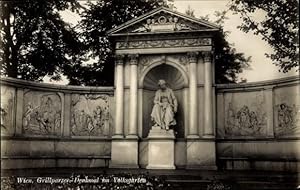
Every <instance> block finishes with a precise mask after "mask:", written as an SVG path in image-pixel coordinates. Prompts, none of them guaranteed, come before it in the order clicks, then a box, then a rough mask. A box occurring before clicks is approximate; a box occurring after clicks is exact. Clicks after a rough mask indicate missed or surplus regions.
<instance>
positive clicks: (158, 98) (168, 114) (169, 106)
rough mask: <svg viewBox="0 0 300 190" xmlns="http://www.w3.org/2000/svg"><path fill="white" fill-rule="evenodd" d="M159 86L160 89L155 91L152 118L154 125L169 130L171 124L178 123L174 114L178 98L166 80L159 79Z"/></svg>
mask: <svg viewBox="0 0 300 190" xmlns="http://www.w3.org/2000/svg"><path fill="white" fill-rule="evenodd" d="M158 86H159V88H160V89H159V90H157V91H156V93H155V98H154V106H153V109H152V113H151V119H152V121H154V123H155V124H154V127H160V128H161V129H165V130H169V129H170V126H171V125H176V121H175V119H174V115H175V113H176V112H177V106H178V104H177V100H176V97H175V95H174V93H173V91H172V89H170V88H168V87H167V84H166V81H165V80H159V81H158Z"/></svg>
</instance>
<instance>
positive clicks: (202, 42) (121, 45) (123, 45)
mask: <svg viewBox="0 0 300 190" xmlns="http://www.w3.org/2000/svg"><path fill="white" fill-rule="evenodd" d="M211 44H212V42H211V38H191V39H173V40H142V41H129V42H117V43H116V49H138V48H166V47H197V46H206V45H211Z"/></svg>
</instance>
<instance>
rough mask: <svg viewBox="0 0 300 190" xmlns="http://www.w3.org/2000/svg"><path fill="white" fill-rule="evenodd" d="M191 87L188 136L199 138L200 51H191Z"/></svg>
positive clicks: (189, 55)
mask: <svg viewBox="0 0 300 190" xmlns="http://www.w3.org/2000/svg"><path fill="white" fill-rule="evenodd" d="M188 58H189V71H190V78H189V83H190V85H189V88H190V106H189V108H190V109H189V122H190V123H189V135H188V138H198V137H199V134H198V124H197V118H198V110H197V107H198V106H197V105H198V104H197V58H198V52H189V53H188Z"/></svg>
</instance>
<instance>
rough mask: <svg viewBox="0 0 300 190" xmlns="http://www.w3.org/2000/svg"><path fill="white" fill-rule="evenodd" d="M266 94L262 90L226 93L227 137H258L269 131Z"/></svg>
mask: <svg viewBox="0 0 300 190" xmlns="http://www.w3.org/2000/svg"><path fill="white" fill-rule="evenodd" d="M265 106H266V102H265V95H264V93H263V92H262V91H261V92H245V93H231V94H226V95H225V137H239V136H248V137H257V136H264V135H266V133H267V129H266V128H267V114H266V111H265Z"/></svg>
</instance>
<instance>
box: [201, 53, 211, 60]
mask: <svg viewBox="0 0 300 190" xmlns="http://www.w3.org/2000/svg"><path fill="white" fill-rule="evenodd" d="M201 54H202V57H203V60H204V62H211V61H212V52H211V51H203V52H201Z"/></svg>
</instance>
